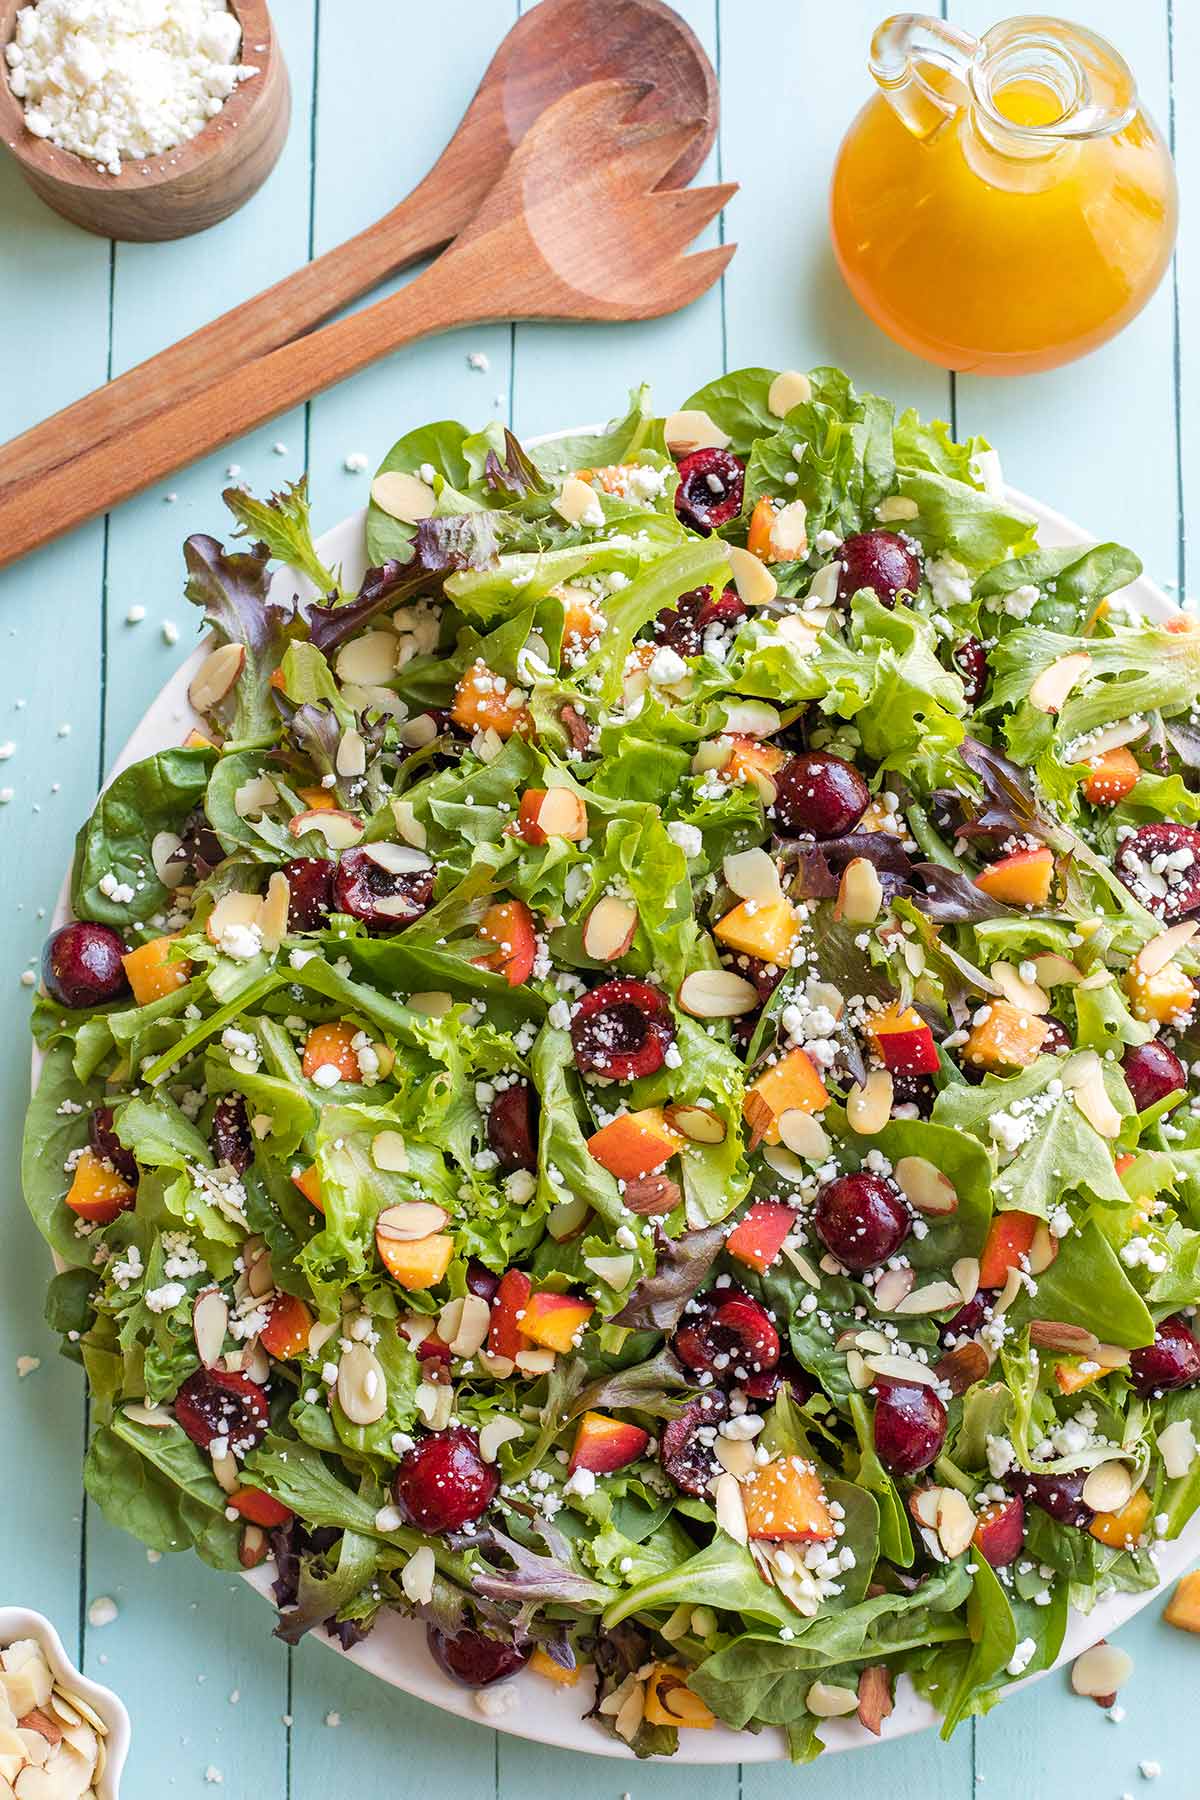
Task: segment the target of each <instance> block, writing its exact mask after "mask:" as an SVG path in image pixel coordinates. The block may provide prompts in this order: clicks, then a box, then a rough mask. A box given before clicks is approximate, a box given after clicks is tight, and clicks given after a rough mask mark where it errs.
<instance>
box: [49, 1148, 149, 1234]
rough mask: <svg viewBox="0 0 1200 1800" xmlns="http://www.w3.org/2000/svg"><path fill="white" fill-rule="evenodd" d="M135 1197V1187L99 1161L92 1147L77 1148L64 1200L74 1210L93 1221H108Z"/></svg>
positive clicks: (102, 1222) (109, 1222) (93, 1222)
mask: <svg viewBox="0 0 1200 1800" xmlns="http://www.w3.org/2000/svg"><path fill="white" fill-rule="evenodd" d="M136 1200H137V1189H136V1188H132V1187H130V1185H129V1183H128V1182H127V1181H126V1180H125V1179H124V1177H123V1176H121V1175H118V1174H117V1172H116V1170H115V1169H113V1168H110V1166H109V1165H108V1163H106V1162H103V1161H101V1159H100V1157H98V1156H96V1155H95V1154H94V1153H93V1152H92V1151H91V1150H83V1151H81V1152H80V1156H79V1160H78V1161H77V1162H76V1164H75V1168H74V1170H73V1172H72V1175H71V1185H70V1187H69V1189H68V1190H67V1194H66V1202H67V1205H68V1206H69V1207H70V1209H71V1211H72V1212H73V1213H78V1215H79V1217H80V1218H81V1219H86V1220H87V1221H88V1223H89V1224H92V1225H110V1224H111V1223H112V1221H113V1220H114V1219H115V1218H116V1217H117V1214H118V1213H123V1212H128V1210H129V1208H130V1207H131V1206H133V1205H134V1204H135V1202H136Z"/></svg>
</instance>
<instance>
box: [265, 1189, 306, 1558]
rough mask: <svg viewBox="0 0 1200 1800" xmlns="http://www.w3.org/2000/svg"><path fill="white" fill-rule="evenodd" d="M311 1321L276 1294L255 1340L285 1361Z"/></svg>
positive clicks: (302, 1342)
mask: <svg viewBox="0 0 1200 1800" xmlns="http://www.w3.org/2000/svg"><path fill="white" fill-rule="evenodd" d="M313 1173H315V1168H314V1170H313ZM312 1322H313V1316H312V1313H311V1312H310V1311H309V1309H308V1307H307V1306H306V1305H305V1304H304V1302H303V1300H301V1299H299V1298H298V1296H297V1295H295V1294H283V1293H279V1294H276V1296H275V1298H274V1300H272V1302H271V1310H270V1313H269V1314H268V1315H267V1322H266V1324H265V1325H264V1326H263V1328H262V1330H261V1331H260V1332H259V1334H258V1341H259V1343H260V1344H261V1345H262V1347H263V1349H264V1350H265V1351H266V1353H267V1355H268V1356H275V1357H278V1359H279V1361H280V1362H286V1361H287V1359H288V1358H289V1357H290V1356H302V1355H305V1354H306V1353H307V1351H308V1334H309V1332H310V1331H311V1330H312ZM258 1522H259V1523H261V1521H258Z"/></svg>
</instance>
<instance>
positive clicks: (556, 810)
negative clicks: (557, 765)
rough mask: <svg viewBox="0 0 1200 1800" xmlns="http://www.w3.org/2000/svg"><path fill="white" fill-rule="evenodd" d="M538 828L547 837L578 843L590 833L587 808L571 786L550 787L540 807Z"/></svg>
mask: <svg viewBox="0 0 1200 1800" xmlns="http://www.w3.org/2000/svg"><path fill="white" fill-rule="evenodd" d="M537 822H538V830H539V831H541V832H543V833H544V834H545V835H546V837H548V838H550V837H557V838H567V839H568V840H569V841H571V842H573V843H578V842H579V841H580V840H581V839H582V838H585V837H586V836H587V834H588V822H587V808H586V806H585V805H584V803H583V801H582V800H581V799H580V797H579V795H578V794H576V793H575V792H574V791H573V790H572V789H571V788H549V789H548V790H547V793H546V798H545V799H544V800H543V801H542V804H541V806H540V807H539V808H538V816H537Z"/></svg>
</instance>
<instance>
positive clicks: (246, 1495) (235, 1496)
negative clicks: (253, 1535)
mask: <svg viewBox="0 0 1200 1800" xmlns="http://www.w3.org/2000/svg"><path fill="white" fill-rule="evenodd" d="M229 1504H230V1506H232V1508H233V1510H234V1512H237V1513H240V1514H241V1515H242V1517H243V1519H249V1521H250V1523H251V1524H252V1525H261V1526H262V1527H263V1528H264V1530H266V1531H274V1529H275V1527H276V1526H277V1525H286V1524H287V1522H288V1520H289V1519H290V1518H291V1517H292V1509H291V1507H290V1506H285V1505H284V1504H283V1502H282V1500H276V1498H275V1496H274V1494H267V1493H264V1492H263V1490H262V1488H255V1487H244V1488H235V1489H234V1491H233V1493H232V1494H230V1496H229Z"/></svg>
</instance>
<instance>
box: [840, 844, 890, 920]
mask: <svg viewBox="0 0 1200 1800" xmlns="http://www.w3.org/2000/svg"><path fill="white" fill-rule="evenodd" d="M882 908H883V883H882V882H881V881H880V879H879V876H878V875H877V873H876V871H875V865H874V863H871V862H868V861H867V858H866V857H865V856H855V857H853V858H852V859H851V860H850V861H849V862H848V863H847V864H846V866H845V868H844V869H843V870H842V878H841V880H840V881H839V882H838V892H837V904H836V906H835V908H834V915H833V916H834V918H835V919H845V921H846V923H847V924H848V925H873V924H874V923H875V920H876V919H877V918H878V917H879V914H880V912H881V910H882Z"/></svg>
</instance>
